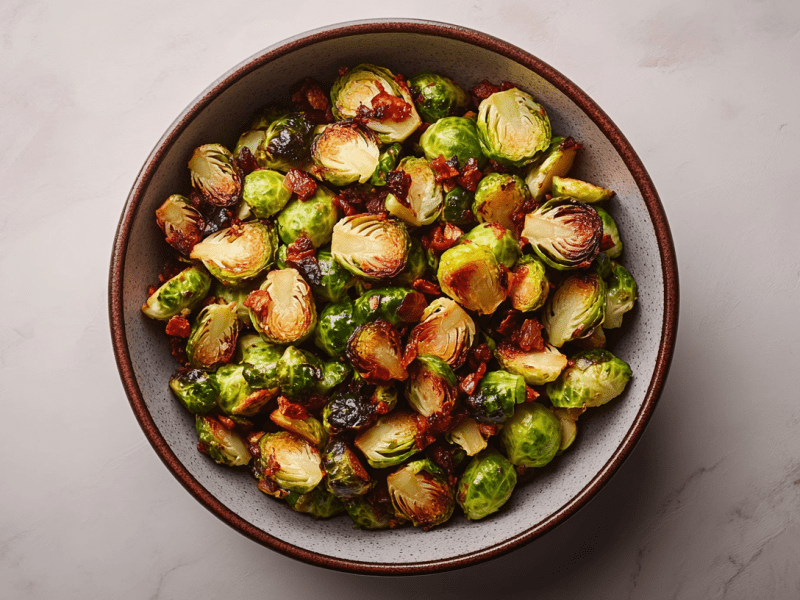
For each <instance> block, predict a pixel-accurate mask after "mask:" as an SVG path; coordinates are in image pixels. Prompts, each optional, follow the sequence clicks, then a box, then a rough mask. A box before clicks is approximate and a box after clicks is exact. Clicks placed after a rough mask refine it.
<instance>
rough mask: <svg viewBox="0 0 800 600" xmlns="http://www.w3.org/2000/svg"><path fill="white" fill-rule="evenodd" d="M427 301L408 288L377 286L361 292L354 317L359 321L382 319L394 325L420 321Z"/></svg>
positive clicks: (366, 321) (367, 321)
mask: <svg viewBox="0 0 800 600" xmlns="http://www.w3.org/2000/svg"><path fill="white" fill-rule="evenodd" d="M426 306H427V302H425V296H423V295H422V294H421V293H419V292H415V291H414V290H411V289H408V288H401V287H386V288H375V289H371V290H368V291H366V292H364V293H363V294H361V297H360V298H359V299H358V300H356V302H355V305H354V310H353V317H354V318H355V320H356V322H358V323H369V322H371V321H377V320H378V319H381V320H383V321H388V322H389V323H391V324H392V325H397V326H399V325H403V324H405V323H418V322H419V321H420V319H421V318H422V315H423V312H424V311H425V307H426Z"/></svg>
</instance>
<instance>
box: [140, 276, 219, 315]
mask: <svg viewBox="0 0 800 600" xmlns="http://www.w3.org/2000/svg"><path fill="white" fill-rule="evenodd" d="M210 287H211V277H209V276H208V273H206V271H205V269H202V268H199V267H189V268H188V269H184V270H183V271H181V272H180V273H178V274H177V275H175V277H173V278H172V279H170V280H169V281H167V282H165V283H164V285H162V286H161V287H160V288H158V289H157V290H156V291H155V292H153V293H152V294H151V295H150V297H149V298H148V299H147V302H145V304H144V306H142V312H143V313H144V314H145V315H147V316H148V317H150V318H151V319H158V320H159V321H169V320H170V319H171V318H172V317H174V316H175V315H179V314H181V313H182V312H183V311H189V310H191V309H192V308H194V307H195V306H196V305H197V303H198V302H200V301H201V300H202V299H203V298H205V296H206V294H208V290H209V288H210Z"/></svg>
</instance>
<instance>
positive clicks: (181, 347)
mask: <svg viewBox="0 0 800 600" xmlns="http://www.w3.org/2000/svg"><path fill="white" fill-rule="evenodd" d="M167 340H168V343H169V352H170V354H172V358H174V359H175V360H176V361H178V364H181V365H188V364H189V359H188V358H186V340H184V339H183V338H180V337H175V336H169V337H168V338H167Z"/></svg>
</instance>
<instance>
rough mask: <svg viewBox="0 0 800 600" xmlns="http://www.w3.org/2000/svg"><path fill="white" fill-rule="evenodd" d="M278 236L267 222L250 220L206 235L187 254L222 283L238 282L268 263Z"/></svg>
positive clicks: (271, 257)
mask: <svg viewBox="0 0 800 600" xmlns="http://www.w3.org/2000/svg"><path fill="white" fill-rule="evenodd" d="M277 249H278V239H277V236H276V235H275V228H274V227H273V226H272V225H270V224H265V223H258V222H250V223H242V224H240V225H238V226H236V227H228V228H227V229H222V230H220V231H218V232H217V233H213V234H211V235H209V236H208V237H206V238H205V239H204V240H203V241H202V242H200V243H199V244H195V247H194V248H193V249H192V253H191V255H190V256H191V258H195V259H198V260H201V261H202V262H203V264H204V265H205V266H206V269H208V271H209V272H210V273H211V274H212V275H213V276H214V277H216V278H217V279H219V280H220V281H221V282H222V283H224V284H226V285H240V284H242V283H244V282H245V281H247V280H248V279H252V278H254V277H255V276H256V275H258V274H259V273H261V271H263V270H264V269H266V268H267V267H269V265H271V264H272V262H273V260H274V259H275V251H276V250H277Z"/></svg>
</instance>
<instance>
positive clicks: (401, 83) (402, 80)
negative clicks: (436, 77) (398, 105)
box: [392, 73, 435, 96]
mask: <svg viewBox="0 0 800 600" xmlns="http://www.w3.org/2000/svg"><path fill="white" fill-rule="evenodd" d="M392 79H394V82H395V83H396V84H397V85H399V86H400V87H401V88H402V89H403V90H405V91H406V92H408V95H409V96H410V95H411V91H410V90H409V88H408V83H407V82H406V78H405V77H404V76H403V75H402V74H401V73H398V74H397V75H395V76H394V77H393V78H392ZM433 85H435V84H433Z"/></svg>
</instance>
